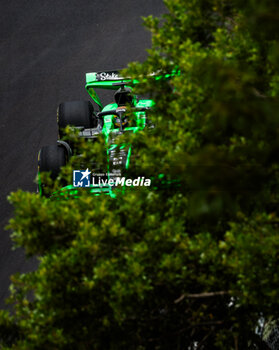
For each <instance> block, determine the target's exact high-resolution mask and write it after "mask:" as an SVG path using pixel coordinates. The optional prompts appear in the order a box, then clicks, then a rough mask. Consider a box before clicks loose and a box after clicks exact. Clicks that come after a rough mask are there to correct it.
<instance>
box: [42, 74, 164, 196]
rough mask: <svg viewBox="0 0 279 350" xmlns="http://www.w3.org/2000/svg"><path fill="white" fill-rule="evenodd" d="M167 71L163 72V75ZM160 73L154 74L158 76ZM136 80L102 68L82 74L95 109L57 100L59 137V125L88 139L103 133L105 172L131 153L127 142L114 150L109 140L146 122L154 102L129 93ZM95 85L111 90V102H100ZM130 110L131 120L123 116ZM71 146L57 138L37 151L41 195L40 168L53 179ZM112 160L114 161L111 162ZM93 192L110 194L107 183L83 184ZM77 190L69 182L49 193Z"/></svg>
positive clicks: (126, 161) (124, 162)
mask: <svg viewBox="0 0 279 350" xmlns="http://www.w3.org/2000/svg"><path fill="white" fill-rule="evenodd" d="M168 76H171V75H166V77H168ZM158 78H160V77H156V79H158ZM137 83H138V81H136V80H131V79H127V78H125V79H124V78H123V77H121V76H120V75H119V72H118V71H103V72H93V73H87V74H86V85H85V89H86V91H87V92H88V94H89V95H90V97H91V98H92V100H93V101H94V102H95V103H96V104H97V106H98V108H99V111H98V112H95V111H94V108H93V105H92V104H91V102H89V101H71V102H64V103H61V104H60V105H59V107H58V113H57V121H58V130H59V135H60V137H62V136H63V129H64V128H65V127H66V126H67V125H72V126H74V127H77V128H79V129H80V133H79V135H80V137H84V138H88V139H92V138H96V137H98V135H99V134H103V135H104V137H105V142H106V152H107V169H105V170H104V171H105V172H107V173H111V172H114V170H115V169H114V166H115V165H116V166H117V168H119V167H120V168H121V169H127V168H128V167H129V163H130V157H131V154H132V147H131V145H120V150H119V152H116V148H117V145H116V144H115V143H113V140H115V138H116V137H117V135H121V134H123V133H124V132H133V133H136V132H138V131H139V130H143V129H144V128H145V127H146V126H147V111H148V110H149V109H150V108H152V107H153V106H154V102H153V101H152V100H150V99H138V97H137V96H135V95H134V94H133V91H132V87H133V86H134V85H135V84H137ZM95 89H107V90H113V91H114V99H115V101H114V102H113V103H110V104H108V105H106V106H103V104H102V102H101V100H100V98H99V96H98V94H97V93H96V91H95ZM128 107H129V110H132V111H133V113H134V115H135V117H134V118H131V119H133V120H132V122H131V121H130V120H129V118H128V117H127V114H126V111H127V108H128ZM71 153H72V150H71V147H70V145H69V144H68V143H67V141H61V140H58V141H57V144H56V145H52V146H45V147H43V148H42V149H41V150H40V152H39V157H38V158H39V159H38V191H39V193H40V194H41V195H43V194H44V192H45V186H46V185H45V184H43V183H42V181H41V172H43V171H45V172H46V171H50V172H51V177H52V178H53V179H55V178H56V177H57V176H58V174H59V171H60V168H61V167H62V166H64V165H65V164H66V163H67V160H68V159H69V157H70V156H71ZM115 163H116V164H115ZM87 191H88V192H89V193H91V194H93V195H100V194H101V193H106V194H108V195H110V196H112V197H114V193H113V190H112V187H111V186H97V187H96V186H93V185H91V186H90V187H89V188H87ZM78 193H79V190H78V189H77V188H76V187H75V186H74V185H73V184H71V185H68V186H65V187H63V188H61V190H60V191H58V192H55V193H53V195H52V196H54V197H63V196H64V195H71V196H78Z"/></svg>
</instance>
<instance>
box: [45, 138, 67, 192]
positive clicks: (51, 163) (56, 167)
mask: <svg viewBox="0 0 279 350" xmlns="http://www.w3.org/2000/svg"><path fill="white" fill-rule="evenodd" d="M66 163H67V152H66V150H65V147H63V146H62V145H58V144H57V145H50V146H44V147H42V148H41V149H40V151H39V157H38V174H39V179H38V181H39V192H40V194H42V195H43V194H45V187H46V183H44V181H43V180H42V179H41V173H42V172H50V177H51V179H52V180H55V179H56V178H57V176H58V175H59V173H60V170H61V167H63V166H64V165H66Z"/></svg>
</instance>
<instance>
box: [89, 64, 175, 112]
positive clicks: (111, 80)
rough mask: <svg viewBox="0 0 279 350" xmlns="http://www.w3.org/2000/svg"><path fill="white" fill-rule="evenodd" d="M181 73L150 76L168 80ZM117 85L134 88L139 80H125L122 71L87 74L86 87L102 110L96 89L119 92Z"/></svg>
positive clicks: (158, 73)
mask: <svg viewBox="0 0 279 350" xmlns="http://www.w3.org/2000/svg"><path fill="white" fill-rule="evenodd" d="M178 74H180V72H179V71H178V70H174V71H172V73H170V74H160V72H157V73H152V74H150V76H154V77H155V79H158V80H159V79H162V78H165V79H168V78H171V77H172V76H174V75H178ZM117 83H119V84H121V83H127V86H129V85H130V86H132V85H135V84H138V83H139V81H138V80H132V79H131V78H124V77H122V76H121V75H120V70H110V71H102V72H92V73H86V85H85V89H86V90H87V92H88V93H89V95H90V96H91V98H92V99H93V101H94V102H95V103H97V105H98V106H99V107H100V110H102V109H103V105H102V102H101V101H100V99H99V96H98V95H97V93H96V92H95V90H94V89H96V88H98V89H107V90H117V89H118V88H119V86H117Z"/></svg>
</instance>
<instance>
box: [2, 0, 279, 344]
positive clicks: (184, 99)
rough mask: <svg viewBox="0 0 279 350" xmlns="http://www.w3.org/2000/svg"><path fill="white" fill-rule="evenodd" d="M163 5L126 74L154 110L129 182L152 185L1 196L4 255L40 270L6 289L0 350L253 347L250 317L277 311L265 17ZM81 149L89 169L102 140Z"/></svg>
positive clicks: (266, 11)
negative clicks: (140, 57) (7, 308)
mask: <svg viewBox="0 0 279 350" xmlns="http://www.w3.org/2000/svg"><path fill="white" fill-rule="evenodd" d="M165 4H166V6H167V8H168V10H169V13H168V14H166V15H164V16H163V19H162V20H159V19H157V18H153V17H151V16H150V17H148V18H146V19H145V25H146V26H147V27H148V28H149V30H150V31H151V33H152V48H151V49H150V50H149V51H148V53H149V55H148V58H147V60H146V61H145V62H144V63H142V64H140V63H131V64H130V65H129V67H128V69H127V70H126V71H125V74H127V75H129V76H131V77H132V78H134V79H138V78H139V77H141V78H140V84H139V85H138V86H137V87H136V91H137V92H138V93H147V94H149V95H150V96H151V97H152V98H153V99H154V101H155V102H156V108H155V109H154V111H152V112H150V115H149V118H150V121H151V122H152V123H153V124H154V125H155V128H154V129H148V130H145V131H143V132H140V133H139V134H134V135H131V136H125V137H128V138H129V139H130V142H132V144H133V162H132V166H131V168H130V170H129V172H128V174H127V175H128V176H133V175H136V174H140V175H143V174H144V175H145V177H149V176H150V177H152V178H153V185H154V186H153V187H152V188H148V189H145V188H138V189H136V188H130V189H129V190H128V189H126V191H125V192H124V193H122V192H121V191H120V192H119V193H117V197H116V199H112V198H110V197H108V196H99V197H88V196H87V195H86V193H82V192H81V195H80V197H79V198H78V199H71V198H70V199H68V200H67V201H57V200H51V199H45V198H39V196H38V195H35V194H30V193H25V192H22V191H18V192H17V193H13V194H11V196H10V201H11V203H12V204H13V205H14V207H15V215H14V218H13V219H12V220H11V221H10V225H9V227H10V229H12V231H13V234H12V236H13V240H14V242H15V245H16V246H21V247H24V249H25V251H26V253H27V254H28V255H30V256H34V255H35V256H39V258H38V259H39V262H40V264H39V267H38V269H37V270H36V271H35V272H32V273H28V274H25V275H17V276H13V279H12V282H13V283H12V286H11V298H10V302H11V303H12V305H13V312H12V313H11V314H10V315H9V314H8V313H6V312H5V313H2V314H1V315H0V337H1V340H2V343H3V344H4V345H3V346H4V347H3V349H28V350H30V349H81V350H82V349H96V350H97V349H137V350H143V349H197V348H199V349H212V348H216V349H256V348H261V349H264V348H265V347H266V345H265V343H264V342H263V340H262V337H261V334H262V332H263V326H262V325H261V324H259V320H265V321H267V320H268V319H271V318H273V319H276V318H278V314H279V295H278V293H279V292H278V291H279V288H278V287H279V273H278V263H279V256H278V248H279V232H278V224H279V213H278V188H279V181H278V180H279V179H278V151H279V141H278V140H279V137H278V133H279V119H278V91H279V85H278V81H279V75H278V58H279V46H278V38H277V35H278V28H277V27H278V21H277V18H276V16H277V12H278V4H277V2H275V1H271V0H270V1H269V2H265V1H257V2H255V1H252V0H251V1H248V2H245V3H244V2H242V1H238V0H235V1H226V0H187V1H185V0H165ZM177 69H179V72H180V73H179V74H177V75H175V76H174V77H172V78H171V79H169V80H166V79H159V80H158V79H154V76H150V75H148V74H150V73H153V72H160V73H169V72H171V71H173V70H177ZM160 73H159V74H160ZM81 143H82V144H81V145H80V147H81V148H82V149H83V158H82V159H81V161H83V162H84V163H86V162H87V161H89V160H90V159H91V158H92V157H95V158H96V157H97V155H98V158H99V159H97V163H102V159H103V158H102V154H103V152H102V149H103V144H102V142H101V141H100V142H97V143H96V144H95V145H91V144H86V143H84V142H81ZM99 155H100V156H99ZM70 174H71V164H70V165H69V166H68V167H66V168H65V169H64V170H63V172H62V178H63V176H64V178H66V179H68V181H70ZM160 174H164V177H163V181H161V182H160V181H158V178H160ZM67 176H68V178H67ZM156 179H157V180H156ZM174 180H177V181H174ZM256 329H257V331H256Z"/></svg>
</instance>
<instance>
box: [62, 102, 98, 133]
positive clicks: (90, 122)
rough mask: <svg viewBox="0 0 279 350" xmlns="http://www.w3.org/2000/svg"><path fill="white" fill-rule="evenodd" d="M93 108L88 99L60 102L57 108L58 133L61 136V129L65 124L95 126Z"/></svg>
mask: <svg viewBox="0 0 279 350" xmlns="http://www.w3.org/2000/svg"><path fill="white" fill-rule="evenodd" d="M93 112H94V108H93V106H92V103H91V102H90V101H70V102H63V103H60V105H59V107H58V110H57V123H58V130H59V135H60V136H63V129H64V128H65V127H66V126H67V125H70V126H77V127H78V126H80V127H84V128H86V129H88V128H94V127H96V126H97V119H96V116H95V115H94V114H93Z"/></svg>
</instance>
